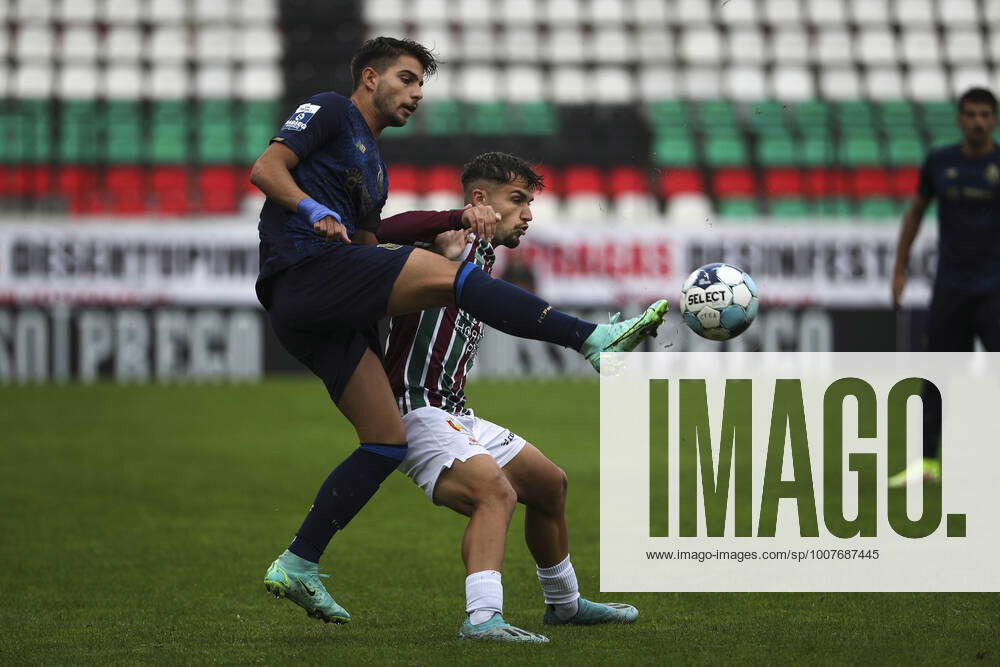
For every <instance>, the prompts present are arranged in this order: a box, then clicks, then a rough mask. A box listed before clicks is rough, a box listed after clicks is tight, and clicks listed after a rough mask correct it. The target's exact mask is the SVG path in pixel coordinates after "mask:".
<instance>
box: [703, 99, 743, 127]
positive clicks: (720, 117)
mask: <svg viewBox="0 0 1000 667" xmlns="http://www.w3.org/2000/svg"><path fill="white" fill-rule="evenodd" d="M698 119H699V120H700V122H701V125H702V127H705V128H707V129H709V130H711V131H715V129H716V128H720V127H726V126H730V127H735V126H736V125H738V124H739V121H738V119H737V116H736V109H735V108H734V107H733V105H732V104H731V103H729V102H728V101H726V100H708V101H705V102H702V103H701V104H700V105H699V106H698Z"/></svg>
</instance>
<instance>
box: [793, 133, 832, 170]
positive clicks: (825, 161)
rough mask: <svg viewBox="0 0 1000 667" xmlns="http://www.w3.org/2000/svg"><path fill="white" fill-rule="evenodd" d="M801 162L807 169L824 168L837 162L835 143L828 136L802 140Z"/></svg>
mask: <svg viewBox="0 0 1000 667" xmlns="http://www.w3.org/2000/svg"><path fill="white" fill-rule="evenodd" d="M800 155H801V162H802V164H803V165H805V166H807V167H822V166H826V165H829V164H833V163H834V162H836V157H837V156H836V152H835V151H834V144H833V141H832V140H831V139H830V136H829V135H828V134H823V135H816V136H807V137H804V138H803V139H802V148H801V152H800Z"/></svg>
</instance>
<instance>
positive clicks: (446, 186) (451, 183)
mask: <svg viewBox="0 0 1000 667" xmlns="http://www.w3.org/2000/svg"><path fill="white" fill-rule="evenodd" d="M461 173H462V172H461V171H459V170H458V169H456V168H455V167H451V166H446V165H438V166H436V167H431V168H430V169H429V170H428V171H427V192H461V191H462V181H461V180H460V177H461ZM390 179H391V175H390Z"/></svg>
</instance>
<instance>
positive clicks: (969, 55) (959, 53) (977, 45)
mask: <svg viewBox="0 0 1000 667" xmlns="http://www.w3.org/2000/svg"><path fill="white" fill-rule="evenodd" d="M944 52H945V57H946V58H947V60H948V62H950V63H951V64H952V65H981V64H983V54H985V53H986V45H985V44H983V38H982V35H980V33H979V30H978V29H972V28H954V29H949V30H945V33H944Z"/></svg>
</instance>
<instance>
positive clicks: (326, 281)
mask: <svg viewBox="0 0 1000 667" xmlns="http://www.w3.org/2000/svg"><path fill="white" fill-rule="evenodd" d="M412 251H413V247H412V246H398V245H394V244H388V243H387V244H383V245H380V246H371V245H355V244H344V243H338V244H335V245H332V246H331V247H330V249H329V250H328V251H326V252H324V253H323V254H322V255H317V256H316V257H311V258H309V259H308V260H306V261H304V262H302V263H301V264H296V265H295V266H292V267H290V268H288V269H285V270H284V271H282V272H280V273H278V274H276V275H274V276H271V277H269V278H267V279H265V280H263V281H261V282H258V283H257V296H258V298H259V299H260V302H261V303H262V304H263V305H264V307H265V308H266V309H267V311H268V314H269V315H270V319H271V326H272V327H273V328H274V332H275V334H277V336H278V340H279V341H281V344H282V345H283V346H284V347H285V349H286V350H288V352H289V353H290V354H291V355H292V356H293V357H295V358H296V359H298V360H299V361H300V362H302V363H303V364H304V365H305V366H306V368H308V369H309V370H311V371H312V372H313V373H315V374H316V376H317V377H319V378H320V379H321V380H323V383H324V384H325V385H326V388H327V391H329V392H330V398H332V399H333V402H334V403H338V402H339V401H340V397H341V396H342V395H343V393H344V389H345V388H346V387H347V382H348V381H349V380H350V379H351V375H353V374H354V369H355V368H357V366H358V362H360V361H361V357H362V356H363V355H364V353H365V350H368V349H371V350H372V351H373V352H375V353H376V354H377V355H379V358H382V349H381V346H380V345H379V339H378V332H377V325H378V321H379V320H380V319H381V318H383V317H385V314H386V306H387V304H388V301H389V294H390V293H391V292H392V285H393V283H395V282H396V278H397V277H398V276H399V273H400V272H401V271H402V270H403V265H404V264H406V260H407V259H408V258H409V256H410V253H411V252H412Z"/></svg>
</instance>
